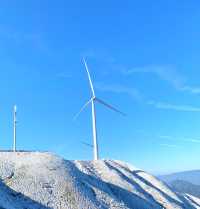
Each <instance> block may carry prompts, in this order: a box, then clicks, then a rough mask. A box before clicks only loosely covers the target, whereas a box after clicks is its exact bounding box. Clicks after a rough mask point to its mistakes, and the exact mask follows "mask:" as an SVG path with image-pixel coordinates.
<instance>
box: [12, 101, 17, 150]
mask: <svg viewBox="0 0 200 209" xmlns="http://www.w3.org/2000/svg"><path fill="white" fill-rule="evenodd" d="M16 126H17V106H16V105H15V106H14V136H13V152H16V137H17V135H16V134H17V132H16Z"/></svg>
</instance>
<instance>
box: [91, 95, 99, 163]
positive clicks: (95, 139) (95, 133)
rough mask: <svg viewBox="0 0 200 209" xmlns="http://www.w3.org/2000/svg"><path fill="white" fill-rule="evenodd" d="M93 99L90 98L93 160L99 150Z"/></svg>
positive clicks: (97, 157)
mask: <svg viewBox="0 0 200 209" xmlns="http://www.w3.org/2000/svg"><path fill="white" fill-rule="evenodd" d="M94 102H95V101H94V99H92V129H93V143H94V160H98V159H99V150H98V142H97V129H96V112H95V104H94Z"/></svg>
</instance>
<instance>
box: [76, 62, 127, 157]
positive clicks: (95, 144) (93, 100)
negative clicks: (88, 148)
mask: <svg viewBox="0 0 200 209" xmlns="http://www.w3.org/2000/svg"><path fill="white" fill-rule="evenodd" d="M83 63H84V65H85V69H86V71H87V76H88V80H89V85H90V90H91V99H90V100H89V101H88V102H86V104H85V105H84V106H83V107H82V108H81V110H80V111H79V112H78V114H77V115H76V116H75V117H74V118H75V119H76V118H77V117H78V116H79V114H80V113H81V112H82V111H83V110H84V109H85V108H86V107H87V106H88V105H89V104H90V103H91V106H92V133H93V154H94V160H98V159H99V147H98V139H97V124H96V102H98V103H100V104H102V105H104V106H106V107H107V108H109V109H111V110H114V111H115V112H117V113H120V114H122V115H125V114H124V113H123V112H121V111H119V110H118V109H116V108H115V107H113V106H111V105H109V104H107V103H106V102H104V101H103V100H101V99H99V98H97V97H96V95H95V91H94V87H93V83H92V79H91V76H90V72H89V69H88V66H87V63H86V60H85V59H84V58H83Z"/></svg>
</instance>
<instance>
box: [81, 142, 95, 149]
mask: <svg viewBox="0 0 200 209" xmlns="http://www.w3.org/2000/svg"><path fill="white" fill-rule="evenodd" d="M81 143H82V144H83V145H85V146H88V147H90V148H93V145H91V144H89V143H86V142H83V141H82V142H81Z"/></svg>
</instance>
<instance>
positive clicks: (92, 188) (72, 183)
mask: <svg viewBox="0 0 200 209" xmlns="http://www.w3.org/2000/svg"><path fill="white" fill-rule="evenodd" d="M0 178H1V181H0V208H1V209H25V208H26V209H39V208H41V209H163V208H165V209H195V208H200V199H198V198H196V197H194V196H191V195H186V194H178V193H176V192H174V191H173V190H172V189H170V188H169V187H168V186H166V185H165V184H164V183H163V182H161V181H159V180H158V179H157V178H155V177H153V176H152V175H150V174H148V173H146V172H144V171H142V170H140V169H136V168H134V167H133V166H131V165H129V164H127V163H124V162H120V161H115V160H98V161H69V160H65V159H63V158H60V157H58V156H56V155H54V154H50V153H41V152H16V153H13V152H0Z"/></svg>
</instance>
